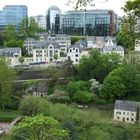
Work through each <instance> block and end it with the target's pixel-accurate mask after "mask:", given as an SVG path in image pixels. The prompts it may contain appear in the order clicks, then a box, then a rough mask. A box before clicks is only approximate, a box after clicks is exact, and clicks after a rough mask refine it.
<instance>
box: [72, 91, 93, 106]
mask: <svg viewBox="0 0 140 140" xmlns="http://www.w3.org/2000/svg"><path fill="white" fill-rule="evenodd" d="M92 97H93V96H92V94H91V93H90V92H87V91H78V92H77V93H75V94H74V96H73V100H74V101H75V102H77V103H82V104H86V103H89V102H91V101H92Z"/></svg>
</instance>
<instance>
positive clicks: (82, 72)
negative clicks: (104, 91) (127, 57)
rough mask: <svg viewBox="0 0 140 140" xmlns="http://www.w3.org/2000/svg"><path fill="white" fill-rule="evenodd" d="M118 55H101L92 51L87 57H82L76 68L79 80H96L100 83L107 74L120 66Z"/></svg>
mask: <svg viewBox="0 0 140 140" xmlns="http://www.w3.org/2000/svg"><path fill="white" fill-rule="evenodd" d="M120 60H121V59H120V56H119V55H118V54H115V53H112V54H101V53H100V52H99V51H97V50H92V51H91V52H90V56H89V57H86V56H85V57H83V58H82V59H81V60H80V63H79V65H78V67H77V70H78V76H79V79H82V80H90V79H92V78H94V79H97V80H98V81H99V82H101V83H102V81H103V79H104V78H105V77H106V75H108V73H109V72H110V71H111V70H113V69H115V68H117V67H118V65H120Z"/></svg>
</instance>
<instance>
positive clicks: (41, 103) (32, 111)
mask: <svg viewBox="0 0 140 140" xmlns="http://www.w3.org/2000/svg"><path fill="white" fill-rule="evenodd" d="M46 108H47V109H46ZM19 112H20V114H21V115H26V116H32V115H36V114H39V113H44V114H45V115H49V113H50V103H48V101H47V100H46V99H43V98H41V97H34V96H27V97H24V98H23V100H21V103H20V106H19Z"/></svg>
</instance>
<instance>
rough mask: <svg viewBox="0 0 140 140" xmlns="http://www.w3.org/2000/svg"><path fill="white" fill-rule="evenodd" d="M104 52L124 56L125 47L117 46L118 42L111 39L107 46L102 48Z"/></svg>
mask: <svg viewBox="0 0 140 140" xmlns="http://www.w3.org/2000/svg"><path fill="white" fill-rule="evenodd" d="M102 52H103V53H104V54H111V53H117V54H119V55H120V56H121V58H124V48H123V47H122V46H117V44H115V43H113V41H112V39H109V40H108V41H107V43H106V44H105V46H104V47H103V48H102Z"/></svg>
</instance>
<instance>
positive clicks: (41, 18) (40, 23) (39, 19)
mask: <svg viewBox="0 0 140 140" xmlns="http://www.w3.org/2000/svg"><path fill="white" fill-rule="evenodd" d="M33 18H34V20H35V22H36V23H37V24H38V26H39V27H40V28H42V29H46V17H45V16H43V15H38V16H33Z"/></svg>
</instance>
